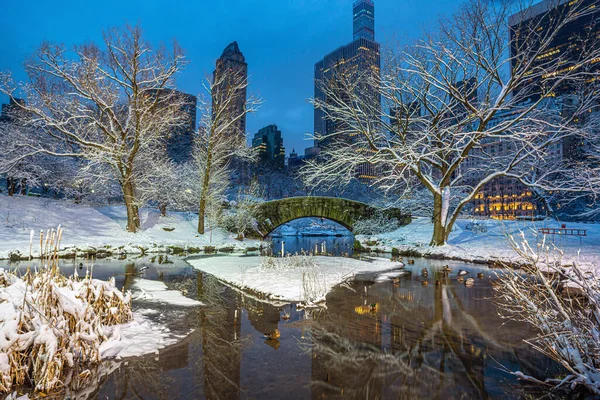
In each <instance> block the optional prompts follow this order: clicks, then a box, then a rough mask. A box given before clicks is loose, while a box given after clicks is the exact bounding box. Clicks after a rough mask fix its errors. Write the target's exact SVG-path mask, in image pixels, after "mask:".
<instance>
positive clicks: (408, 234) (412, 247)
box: [356, 218, 600, 273]
mask: <svg viewBox="0 0 600 400" xmlns="http://www.w3.org/2000/svg"><path fill="white" fill-rule="evenodd" d="M470 222H472V221H471V220H467V219H462V220H458V221H457V222H456V224H455V226H454V229H453V230H452V232H451V233H450V237H449V239H448V244H446V245H445V246H439V247H430V246H429V241H430V240H431V235H432V233H433V224H432V223H431V220H430V219H429V218H415V219H414V220H413V222H412V223H410V224H408V225H406V226H403V227H401V228H399V229H397V230H396V231H393V232H388V233H384V234H380V235H359V236H357V237H356V238H357V239H358V240H360V242H361V244H362V246H364V247H369V248H371V249H375V248H377V249H380V250H383V251H386V252H391V251H392V248H396V249H398V250H399V251H400V252H409V251H412V252H416V253H419V254H421V255H423V256H426V257H428V256H429V257H431V256H433V257H440V258H455V259H461V260H464V261H471V262H493V261H505V262H510V263H515V262H519V261H522V260H521V259H520V258H519V257H518V255H517V254H516V253H515V251H514V250H513V249H512V248H511V246H510V244H509V241H508V238H507V235H513V236H514V237H517V236H518V235H520V232H521V231H523V232H524V233H525V237H526V238H527V240H528V241H529V242H530V243H532V244H535V243H536V242H541V240H542V238H541V236H538V233H537V232H538V229H540V228H560V227H561V223H560V222H557V221H553V220H544V221H499V220H477V222H478V223H479V224H483V225H485V227H486V229H487V230H486V232H474V231H472V230H469V229H467V227H468V225H469V223H470ZM566 226H567V228H573V229H586V230H587V236H584V237H581V238H580V237H577V236H559V235H556V236H555V237H553V236H552V235H548V236H547V238H546V244H550V245H552V244H553V242H554V245H555V246H556V247H558V248H560V249H561V250H563V251H564V258H563V263H564V264H568V263H572V262H573V261H575V260H577V259H578V258H579V262H580V265H581V266H582V267H585V268H587V269H589V268H595V267H596V266H598V267H597V268H598V269H599V271H598V272H599V273H600V224H584V223H566ZM374 242H376V243H375V244H373V243H374ZM579 251H581V253H580V255H579Z"/></svg>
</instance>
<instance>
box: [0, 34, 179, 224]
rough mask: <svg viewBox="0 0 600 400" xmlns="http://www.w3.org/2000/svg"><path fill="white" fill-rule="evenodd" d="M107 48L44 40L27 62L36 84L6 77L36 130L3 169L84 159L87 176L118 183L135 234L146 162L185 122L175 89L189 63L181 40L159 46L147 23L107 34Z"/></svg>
mask: <svg viewBox="0 0 600 400" xmlns="http://www.w3.org/2000/svg"><path fill="white" fill-rule="evenodd" d="M103 45H104V46H103V47H100V46H98V45H96V44H94V43H86V44H83V45H80V46H75V47H73V48H72V49H67V48H66V47H65V46H64V45H59V44H51V43H43V44H42V45H41V46H40V48H39V50H38V51H37V53H36V54H35V55H34V56H33V57H31V58H30V59H28V60H27V61H26V62H25V70H26V72H27V74H28V77H29V82H28V83H24V84H21V85H18V86H17V85H15V84H14V83H13V82H12V79H11V76H10V75H9V74H3V75H2V76H1V80H0V90H1V91H2V92H3V93H5V94H7V95H8V96H10V97H11V99H14V98H15V97H16V96H17V95H19V96H20V97H24V100H25V101H24V102H16V104H17V105H18V106H19V107H20V109H21V110H22V113H21V114H22V116H23V118H22V121H21V122H22V124H24V125H26V126H27V127H28V128H29V129H31V130H32V131H33V132H34V134H33V135H30V137H29V138H28V140H27V141H21V140H20V139H19V138H14V139H13V140H12V141H13V143H14V146H15V147H18V148H20V150H21V151H15V152H13V153H12V154H13V156H14V157H16V158H12V159H10V158H9V159H8V160H5V161H4V162H3V163H2V165H3V166H8V168H9V169H10V168H11V166H14V165H16V164H15V162H18V160H19V159H23V158H25V157H28V156H34V155H38V154H45V155H50V156H58V157H78V158H80V159H82V160H84V162H85V168H84V169H83V170H82V171H83V172H86V171H87V172H90V171H96V172H98V173H100V174H102V175H103V176H100V175H95V178H97V179H99V180H101V181H106V182H116V183H117V184H118V186H119V187H120V191H121V195H122V197H123V200H124V202H125V205H126V208H127V230H129V231H132V232H135V231H136V230H138V229H139V227H140V219H139V215H138V207H139V206H140V201H139V200H140V193H139V190H140V188H139V187H138V179H139V177H140V174H141V173H142V171H143V168H141V167H140V165H144V163H142V162H140V158H142V157H146V159H148V158H153V157H152V156H151V154H150V153H154V155H157V154H158V153H160V152H162V151H164V146H163V144H164V143H165V141H166V139H168V137H169V135H170V134H171V132H174V129H175V128H177V127H179V126H181V125H182V124H184V123H185V115H184V114H183V113H182V112H181V110H182V108H183V106H184V103H183V102H184V99H183V98H181V96H179V94H178V92H176V91H173V90H170V88H171V87H173V84H174V82H173V79H174V77H175V75H176V74H177V72H179V71H180V70H181V69H182V68H183V67H184V65H185V63H186V61H185V59H184V56H183V53H182V50H181V49H180V48H179V46H178V45H177V43H174V44H173V45H172V48H171V49H170V50H167V49H166V48H165V47H159V48H152V47H151V46H150V44H149V43H147V42H146V41H145V40H144V38H143V34H142V30H141V28H140V27H139V26H133V27H132V26H126V27H124V28H121V29H116V28H115V29H111V30H109V31H107V32H105V33H104V43H103ZM21 95H23V96H21ZM15 150H17V149H15ZM3 156H4V155H3Z"/></svg>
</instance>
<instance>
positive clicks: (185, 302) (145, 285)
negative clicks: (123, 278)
mask: <svg viewBox="0 0 600 400" xmlns="http://www.w3.org/2000/svg"><path fill="white" fill-rule="evenodd" d="M133 289H134V290H135V292H134V293H133V299H134V300H144V301H150V302H156V303H166V304H172V305H176V306H184V307H185V306H200V305H202V302H200V301H197V300H193V299H190V298H188V297H185V296H184V295H183V294H182V293H181V292H180V291H178V290H168V288H167V285H165V283H164V282H160V281H151V280H149V279H136V280H135V282H134V284H133Z"/></svg>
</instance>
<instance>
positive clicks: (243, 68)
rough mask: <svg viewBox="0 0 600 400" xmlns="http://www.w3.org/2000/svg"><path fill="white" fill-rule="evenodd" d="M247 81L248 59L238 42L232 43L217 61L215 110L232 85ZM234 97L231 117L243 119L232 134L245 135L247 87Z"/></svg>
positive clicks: (214, 80)
mask: <svg viewBox="0 0 600 400" xmlns="http://www.w3.org/2000/svg"><path fill="white" fill-rule="evenodd" d="M224 74H228V75H224ZM247 79H248V64H246V59H245V58H244V55H243V54H242V52H241V51H240V48H239V46H238V44H237V42H233V43H230V44H229V46H227V47H226V48H225V50H223V54H221V57H220V58H219V59H218V60H217V63H216V67H215V71H214V72H213V82H215V87H214V88H213V98H212V101H213V110H214V109H215V102H216V101H222V100H220V98H221V97H223V96H225V94H226V93H228V92H229V90H230V88H231V85H240V84H241V83H245V82H246V81H247ZM217 83H218V84H217ZM232 95H233V96H235V97H236V99H235V101H233V102H232V103H231V107H232V109H231V114H230V115H232V116H234V117H237V116H239V115H241V116H242V117H241V118H240V119H239V121H238V122H237V123H236V124H235V126H234V127H233V128H232V132H231V134H238V135H245V134H246V115H245V113H244V109H245V107H246V86H245V85H243V87H242V88H240V89H238V90H236V91H235V93H232Z"/></svg>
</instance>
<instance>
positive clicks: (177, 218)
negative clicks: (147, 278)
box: [0, 194, 259, 259]
mask: <svg viewBox="0 0 600 400" xmlns="http://www.w3.org/2000/svg"><path fill="white" fill-rule="evenodd" d="M140 218H141V231H139V232H137V233H129V232H127V231H126V230H125V226H126V224H127V218H126V211H125V207H124V206H122V205H115V206H105V207H93V206H88V205H82V204H74V203H73V202H72V201H68V200H52V199H46V198H36V197H26V196H13V197H9V196H6V195H4V194H0V259H6V258H9V255H10V253H11V252H14V251H15V250H18V251H19V252H20V254H21V255H24V256H27V255H29V235H30V232H31V230H32V229H33V230H34V231H35V235H36V238H37V237H38V235H39V231H40V230H42V229H44V230H46V229H49V228H53V227H54V228H56V227H57V226H58V225H61V226H62V228H63V230H64V235H63V238H62V245H61V248H62V249H65V248H70V249H73V250H74V249H75V248H77V249H79V250H81V251H85V250H86V249H89V248H100V247H104V246H111V247H112V248H113V250H112V251H113V252H126V253H129V254H131V253H140V252H141V249H140V248H139V247H140V246H142V247H143V248H145V249H147V250H146V252H159V251H165V250H166V247H167V246H178V247H183V248H185V247H197V248H203V246H215V247H217V248H221V247H231V246H233V247H234V248H235V249H236V250H243V249H244V248H247V247H257V246H258V245H259V242H257V241H252V240H244V241H243V242H240V241H237V240H235V239H234V237H233V235H231V234H229V233H227V232H224V231H223V230H221V229H215V230H214V231H213V232H212V238H211V234H210V232H207V233H206V234H205V235H199V234H198V233H197V232H196V227H197V223H198V216H197V215H196V214H194V213H184V212H170V213H169V215H168V216H167V217H161V216H160V213H159V212H158V210H156V209H151V208H143V209H141V210H140ZM165 228H166V229H167V230H165ZM211 239H212V240H211ZM36 243H37V239H34V246H33V252H34V254H37V253H38V248H37V247H38V246H37V245H36ZM121 246H122V247H121Z"/></svg>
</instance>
